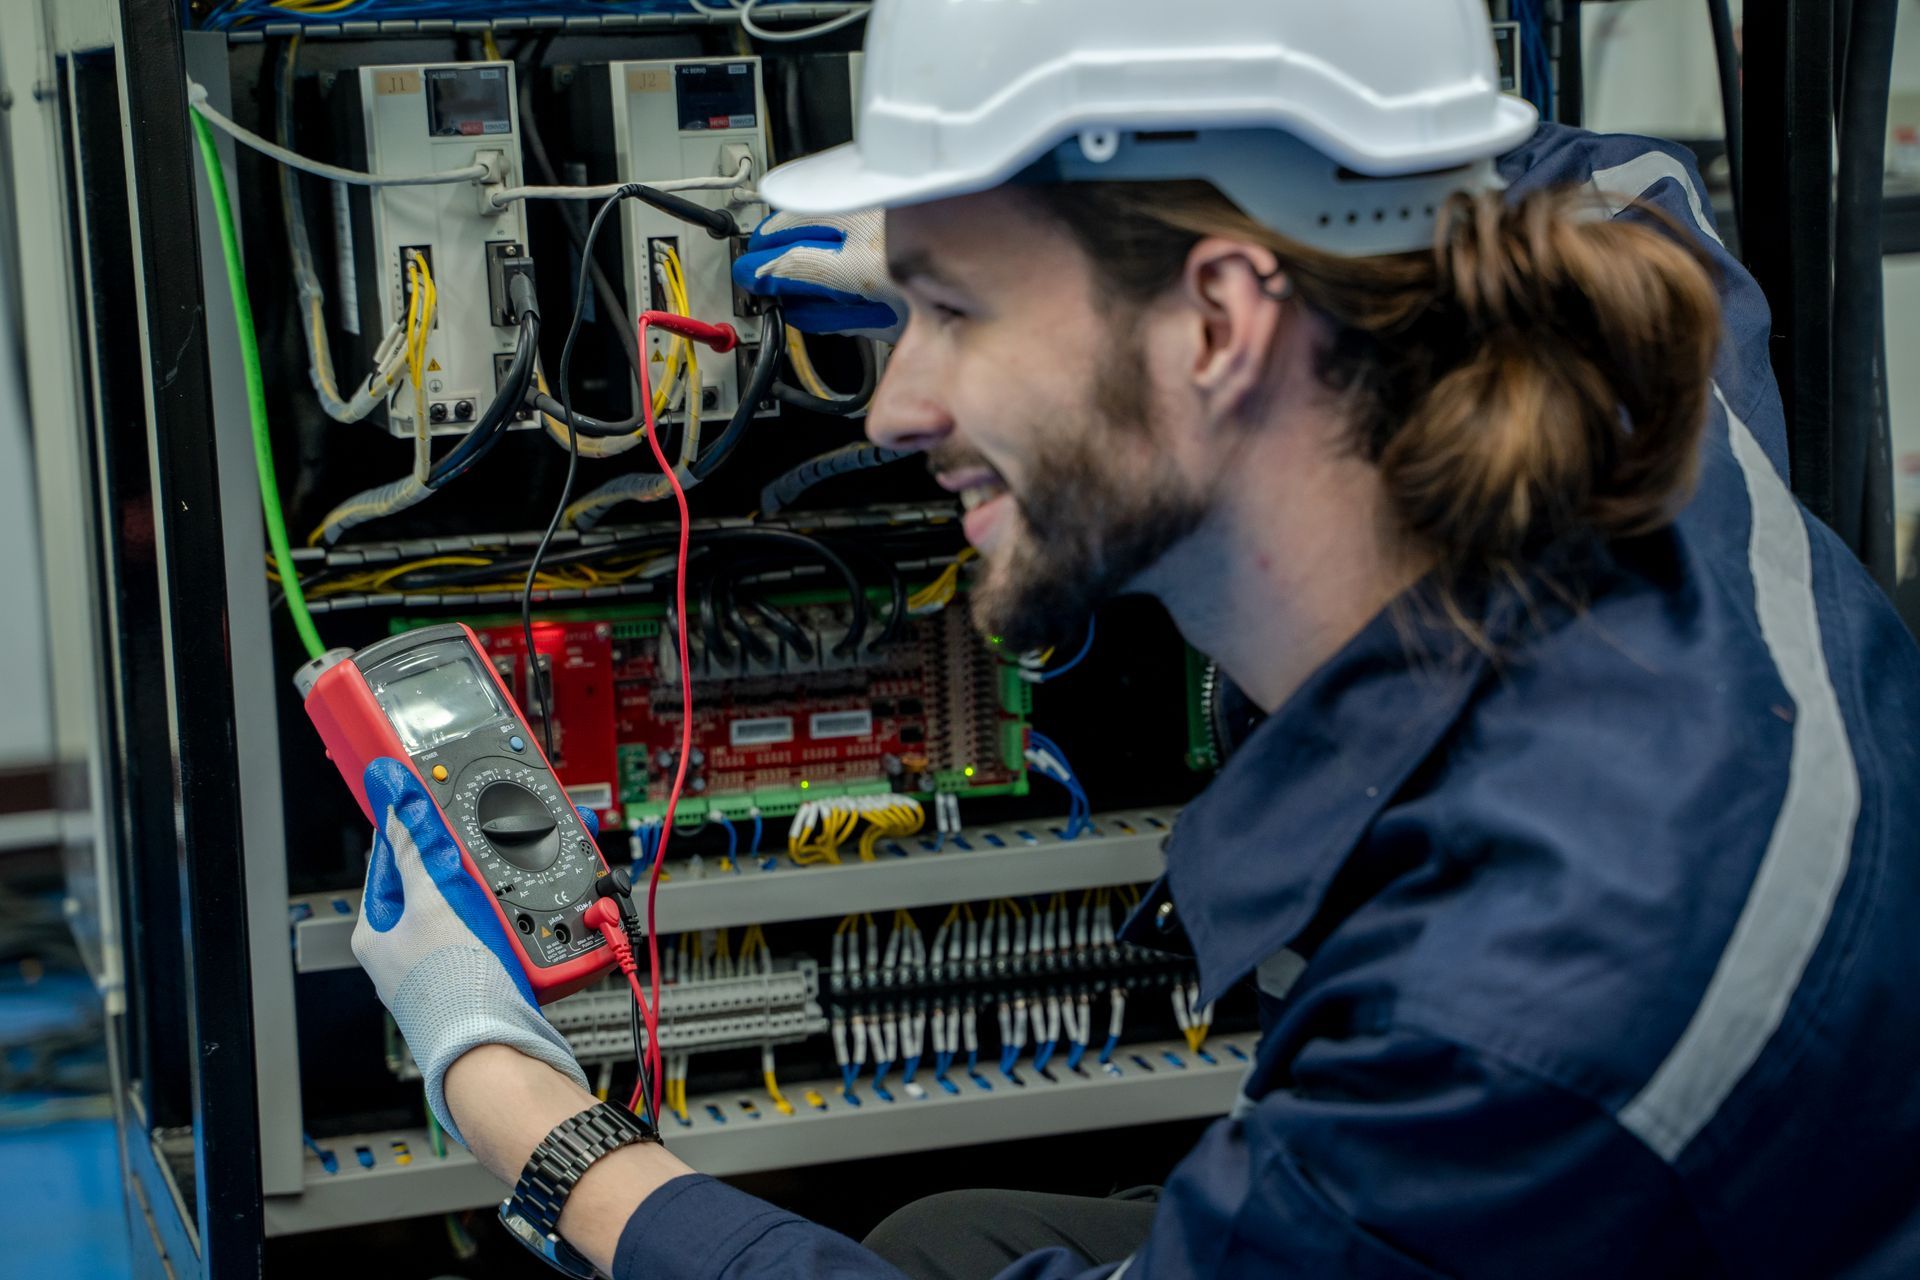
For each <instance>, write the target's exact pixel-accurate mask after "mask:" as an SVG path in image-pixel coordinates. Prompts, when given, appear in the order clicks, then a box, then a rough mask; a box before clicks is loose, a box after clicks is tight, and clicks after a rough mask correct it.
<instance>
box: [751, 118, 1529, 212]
mask: <svg viewBox="0 0 1920 1280" xmlns="http://www.w3.org/2000/svg"><path fill="white" fill-rule="evenodd" d="M1538 124H1539V115H1538V113H1536V112H1535V111H1534V109H1533V107H1532V106H1531V105H1529V104H1528V103H1525V102H1522V101H1520V100H1518V99H1515V98H1508V97H1502V98H1500V99H1499V100H1498V101H1497V102H1496V103H1495V104H1494V110H1493V115H1492V118H1491V119H1490V120H1489V121H1487V122H1486V125H1485V127H1484V129H1483V130H1482V131H1480V132H1479V133H1478V136H1475V137H1469V138H1461V139H1459V140H1458V141H1457V142H1456V143H1455V145H1453V146H1451V147H1446V148H1440V149H1433V148H1428V149H1426V150H1424V151H1422V152H1421V153H1419V154H1414V155H1392V154H1379V153H1375V154H1360V153H1358V152H1356V151H1354V150H1353V149H1352V148H1350V147H1339V146H1329V145H1327V142H1328V141H1330V140H1321V139H1305V140H1304V141H1306V142H1307V145H1308V146H1311V147H1314V148H1315V149H1316V150H1319V151H1321V152H1322V154H1325V155H1328V156H1330V157H1331V158H1332V159H1333V160H1334V161H1336V162H1337V163H1339V164H1341V165H1344V166H1346V167H1347V168H1349V169H1351V170H1352V171H1353V172H1356V173H1361V174H1365V175H1367V176H1368V177H1382V178H1390V177H1399V176H1403V175H1407V174H1410V173H1417V172H1421V171H1431V170H1435V169H1439V168H1443V167H1447V166H1452V165H1457V164H1464V163H1470V162H1472V161H1475V160H1483V159H1488V158H1491V157H1492V156H1494V155H1497V154H1500V153H1503V152H1505V151H1507V150H1509V149H1510V148H1512V147H1516V146H1518V145H1520V143H1522V142H1524V141H1526V140H1527V139H1528V138H1529V137H1531V136H1532V135H1533V132H1534V129H1535V128H1536V127H1537V126H1538ZM1282 131H1283V132H1285V130H1282ZM1296 136H1297V135H1296ZM1042 154H1045V148H1041V149H1040V150H1039V151H1038V152H1037V153H1036V154H1034V155H1016V156H1010V157H1006V162H1005V163H1004V164H1001V165H998V166H995V167H991V168H977V169H960V168H947V169H935V170H932V171H929V172H925V173H913V174H901V173H887V172H883V171H880V170H876V169H873V168H871V167H869V166H868V165H867V163H866V162H865V160H864V159H863V158H862V156H861V154H860V147H859V144H858V143H853V142H849V143H846V144H844V145H841V146H838V147H834V148H831V149H830V150H827V151H822V152H820V153H819V154H817V155H811V156H806V157H803V158H801V159H799V160H793V161H789V162H788V163H786V164H783V165H781V166H779V167H778V168H776V169H773V170H771V171H770V172H769V173H768V174H767V175H766V177H765V178H763V179H762V180H761V182H760V192H761V194H762V195H763V196H765V197H766V199H767V201H768V203H770V204H772V205H773V207H774V208H776V209H781V210H785V211H786V212H789V213H798V214H834V213H852V212H855V211H856V210H860V209H876V208H878V209H894V208H899V207H900V206H902V205H913V204H924V203H926V202H928V201H931V200H945V199H949V198H951V197H954V196H963V195H970V194H972V193H974V192H976V191H985V190H987V189H988V188H990V187H995V186H998V185H999V184H1001V183H1002V182H1005V181H1007V180H1008V179H1010V178H1012V177H1013V176H1014V175H1015V174H1017V173H1019V172H1021V170H1022V169H1024V168H1025V166H1026V165H1027V164H1028V163H1031V162H1032V161H1033V160H1035V159H1037V158H1038V157H1039V155H1042ZM1193 176H1202V175H1193Z"/></svg>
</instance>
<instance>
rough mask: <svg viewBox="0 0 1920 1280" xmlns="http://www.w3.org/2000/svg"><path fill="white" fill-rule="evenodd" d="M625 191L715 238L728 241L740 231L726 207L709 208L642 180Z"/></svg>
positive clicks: (623, 192)
mask: <svg viewBox="0 0 1920 1280" xmlns="http://www.w3.org/2000/svg"><path fill="white" fill-rule="evenodd" d="M622 194H623V195H631V196H632V197H633V198H634V199H635V200H638V201H639V202H640V203H641V204H649V205H652V206H653V207H654V208H656V209H658V210H659V211H660V212H662V213H664V214H666V215H667V216H668V217H670V218H678V219H679V220H680V221H682V222H684V223H687V224H689V225H690V226H695V227H700V228H701V229H703V230H704V231H706V233H707V234H708V235H710V236H712V237H713V238H714V239H715V240H728V239H731V238H732V237H734V236H737V235H739V234H740V224H739V223H737V222H735V221H734V220H733V215H732V214H731V213H728V212H727V211H726V210H725V209H709V208H708V207H707V206H706V205H703V204H695V203H694V202H693V201H691V200H688V199H686V198H685V197H684V196H677V195H674V194H673V193H672V192H671V191H659V190H656V189H655V188H653V187H649V186H646V185H645V184H644V183H639V182H630V183H628V184H627V185H626V187H625V188H624V189H623V190H622Z"/></svg>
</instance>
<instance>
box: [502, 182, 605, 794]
mask: <svg viewBox="0 0 1920 1280" xmlns="http://www.w3.org/2000/svg"><path fill="white" fill-rule="evenodd" d="M625 195H626V190H625V188H622V190H621V192H620V194H619V195H616V196H614V197H613V198H612V199H611V200H608V201H607V202H606V203H605V204H603V205H601V206H600V211H599V212H598V213H596V214H594V215H593V223H592V225H591V226H589V227H588V228H587V245H586V252H584V253H582V254H581V255H580V278H579V280H578V281H577V282H576V283H575V284H574V288H573V316H572V318H571V319H570V320H568V321H567V340H566V341H565V342H563V343H561V344H560V374H559V379H560V405H561V408H562V409H563V410H564V411H565V416H563V417H562V418H561V419H560V420H561V421H562V422H564V423H566V425H567V478H566V480H565V481H564V482H563V483H562V484H561V486H560V501H559V502H557V503H555V504H554V508H553V518H552V519H550V520H548V521H547V531H546V532H545V533H543V534H541V535H540V545H539V546H537V547H535V548H534V551H533V558H532V559H531V560H529V561H528V562H527V582H526V585H525V586H524V587H522V588H521V589H520V632H521V635H522V637H523V638H524V639H525V641H526V645H527V673H528V680H527V684H528V686H529V687H530V688H531V689H532V690H533V691H534V694H535V698H536V700H537V701H538V702H539V704H540V720H541V727H542V728H543V729H545V731H546V746H547V756H548V758H549V759H551V758H552V756H553V717H552V716H551V715H549V714H548V710H547V706H546V701H547V699H546V691H545V690H544V689H542V688H541V687H540V681H538V680H536V679H533V678H532V676H533V670H534V661H535V658H534V650H533V580H534V579H535V578H537V577H539V576H540V561H541V560H542V559H543V558H544V557H545V556H546V554H547V547H548V546H550V545H551V544H552V542H553V534H554V531H555V530H556V529H558V528H559V527H560V520H561V518H562V517H563V516H565V515H566V513H567V504H568V503H569V502H571V501H573V478H574V475H575V474H576V473H577V472H578V471H579V469H580V435H579V432H578V431H576V430H575V429H574V425H573V391H572V389H571V387H570V385H569V383H570V380H571V378H572V375H573V344H574V342H575V341H576V340H578V339H579V337H580V319H581V317H582V316H583V315H584V314H585V313H586V309H587V264H588V263H590V262H592V261H593V244H594V241H595V240H597V239H599V238H600V228H601V227H602V226H604V225H605V224H606V221H607V215H608V214H609V213H611V212H612V211H613V210H614V209H616V208H618V207H619V204H620V201H621V199H622V197H624V196H625ZM524 278H525V277H516V279H524ZM522 394H523V395H524V392H523V393H522ZM516 403H517V401H516Z"/></svg>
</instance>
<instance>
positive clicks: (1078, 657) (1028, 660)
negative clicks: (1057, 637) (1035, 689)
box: [1019, 618, 1093, 684]
mask: <svg viewBox="0 0 1920 1280" xmlns="http://www.w3.org/2000/svg"><path fill="white" fill-rule="evenodd" d="M1092 652H1093V619H1092V618H1088V619H1087V638H1086V640H1085V641H1084V642H1083V643H1082V644H1081V646H1080V649H1079V651H1078V652H1077V653H1075V654H1074V655H1073V656H1072V657H1071V658H1068V659H1067V660H1066V661H1065V662H1063V663H1061V664H1060V665H1059V666H1057V667H1055V668H1053V670H1051V671H1049V670H1047V669H1046V667H1047V663H1049V662H1051V661H1052V660H1053V650H1052V649H1051V648H1047V649H1040V650H1037V651H1035V652H1033V653H1023V654H1021V655H1020V662H1019V666H1020V678H1021V679H1022V680H1025V681H1026V682H1027V683H1028V684H1046V683H1047V682H1048V681H1050V680H1058V679H1059V678H1060V677H1061V676H1063V675H1065V674H1067V672H1069V671H1071V670H1073V669H1074V668H1075V667H1077V666H1079V665H1080V664H1081V663H1083V662H1085V661H1086V660H1087V655H1088V654H1089V653H1092Z"/></svg>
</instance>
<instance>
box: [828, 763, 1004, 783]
mask: <svg viewBox="0 0 1920 1280" xmlns="http://www.w3.org/2000/svg"><path fill="white" fill-rule="evenodd" d="M960 772H961V773H963V774H965V775H966V776H967V777H969V778H971V777H972V776H973V766H972V765H968V766H967V767H966V768H964V769H962V770H961V771H960ZM800 785H801V786H803V787H804V786H806V785H807V784H806V783H804V782H803V783H801V784H800Z"/></svg>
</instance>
